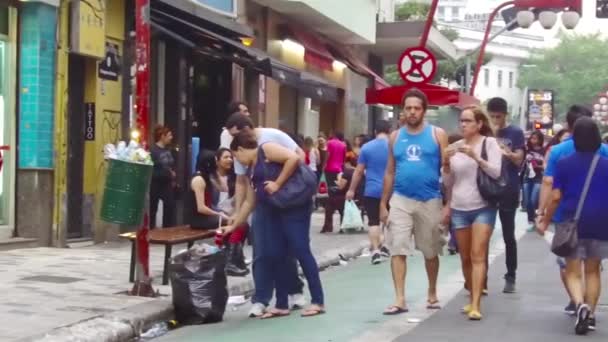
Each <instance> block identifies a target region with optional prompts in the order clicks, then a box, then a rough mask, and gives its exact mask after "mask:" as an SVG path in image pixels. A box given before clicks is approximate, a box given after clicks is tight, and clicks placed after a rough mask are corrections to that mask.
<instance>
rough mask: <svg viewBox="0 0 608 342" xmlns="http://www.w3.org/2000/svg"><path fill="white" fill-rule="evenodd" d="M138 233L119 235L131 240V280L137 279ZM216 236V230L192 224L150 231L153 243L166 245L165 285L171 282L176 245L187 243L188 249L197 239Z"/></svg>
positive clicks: (149, 236) (151, 242) (149, 235)
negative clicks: (136, 251) (172, 256)
mask: <svg viewBox="0 0 608 342" xmlns="http://www.w3.org/2000/svg"><path fill="white" fill-rule="evenodd" d="M136 234H137V233H135V232H131V233H124V234H120V235H119V237H120V238H122V239H126V240H129V241H131V265H130V266H129V281H130V282H134V281H135V258H136V257H137V256H136V255H135V244H136V243H137V235H136ZM214 236H215V230H200V229H192V228H190V226H178V227H170V228H162V229H160V228H157V229H154V230H151V231H150V232H149V233H148V239H149V241H150V244H151V245H163V246H165V262H164V264H163V285H167V284H169V260H171V252H172V249H173V246H174V245H177V244H180V243H186V244H187V245H188V249H189V248H190V247H192V246H193V245H194V243H195V242H196V241H199V240H204V239H209V238H212V237H214Z"/></svg>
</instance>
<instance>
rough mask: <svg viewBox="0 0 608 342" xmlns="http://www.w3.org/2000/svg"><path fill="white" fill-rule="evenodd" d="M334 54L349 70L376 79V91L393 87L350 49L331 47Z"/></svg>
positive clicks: (338, 46)
mask: <svg viewBox="0 0 608 342" xmlns="http://www.w3.org/2000/svg"><path fill="white" fill-rule="evenodd" d="M329 49H330V50H331V52H332V54H333V55H334V56H335V57H336V58H337V59H338V60H340V61H342V62H343V63H345V64H346V65H347V66H348V67H349V69H351V70H352V71H354V72H356V73H358V74H359V75H362V76H365V77H371V78H373V79H374V89H384V88H388V87H390V86H391V85H390V84H389V83H388V82H387V81H385V80H384V79H383V78H382V76H379V75H378V74H376V73H375V72H374V71H373V70H372V69H371V68H370V67H368V66H367V65H366V64H365V63H364V62H363V61H362V60H361V59H359V58H358V57H357V56H356V55H355V54H354V53H353V52H352V51H351V50H350V49H348V48H347V47H344V46H341V45H337V44H336V45H334V46H329Z"/></svg>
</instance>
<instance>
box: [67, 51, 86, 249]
mask: <svg viewBox="0 0 608 342" xmlns="http://www.w3.org/2000/svg"><path fill="white" fill-rule="evenodd" d="M85 66H86V59H85V57H82V56H78V55H74V54H70V56H69V61H68V75H69V80H68V94H70V98H69V103H68V124H67V126H68V127H67V130H68V138H67V140H68V159H67V179H66V186H67V192H66V194H67V198H66V209H67V212H66V221H65V222H66V225H67V227H66V228H67V229H66V231H67V238H68V239H78V238H83V237H86V236H85V234H84V229H83V228H84V220H83V202H84V194H83V192H84V186H83V180H84V179H83V178H84V140H85V132H84V126H85V105H84V88H85V87H84V84H85Z"/></svg>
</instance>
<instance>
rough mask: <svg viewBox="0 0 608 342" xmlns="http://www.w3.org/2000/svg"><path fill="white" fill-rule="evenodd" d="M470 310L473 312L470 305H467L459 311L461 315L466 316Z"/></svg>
mask: <svg viewBox="0 0 608 342" xmlns="http://www.w3.org/2000/svg"><path fill="white" fill-rule="evenodd" d="M471 310H473V308H471V304H467V305H465V306H464V307H463V308H462V310H461V311H462V313H463V314H465V315H468V314H469V312H471Z"/></svg>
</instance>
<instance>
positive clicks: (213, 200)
mask: <svg viewBox="0 0 608 342" xmlns="http://www.w3.org/2000/svg"><path fill="white" fill-rule="evenodd" d="M195 177H202V175H201V173H200V172H197V173H196V174H195V175H194V176H193V177H192V178H191V179H190V184H192V180H193V179H194V178H195ZM219 201H220V192H219V191H218V190H217V189H216V188H215V186H214V185H213V184H206V186H205V205H206V206H207V207H209V208H211V209H213V210H217V204H218V203H219ZM207 216H209V215H204V214H201V213H199V212H198V206H197V204H196V194H194V191H193V190H192V188H190V191H188V197H187V198H186V220H187V223H189V224H192V222H195V221H196V218H203V217H207Z"/></svg>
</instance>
